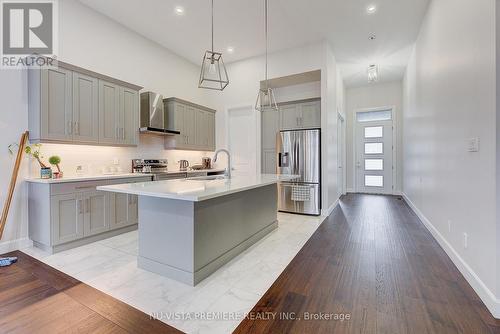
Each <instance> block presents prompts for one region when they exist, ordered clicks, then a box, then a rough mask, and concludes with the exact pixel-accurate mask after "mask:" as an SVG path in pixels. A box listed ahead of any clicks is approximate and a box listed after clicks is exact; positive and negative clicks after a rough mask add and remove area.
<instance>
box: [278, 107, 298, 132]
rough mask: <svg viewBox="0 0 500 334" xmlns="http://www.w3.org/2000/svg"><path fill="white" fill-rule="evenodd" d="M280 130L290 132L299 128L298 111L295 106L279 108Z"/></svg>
mask: <svg viewBox="0 0 500 334" xmlns="http://www.w3.org/2000/svg"><path fill="white" fill-rule="evenodd" d="M279 113H280V128H281V129H282V130H292V129H298V128H299V120H300V109H299V106H298V105H296V104H289V105H284V106H280V111H279Z"/></svg>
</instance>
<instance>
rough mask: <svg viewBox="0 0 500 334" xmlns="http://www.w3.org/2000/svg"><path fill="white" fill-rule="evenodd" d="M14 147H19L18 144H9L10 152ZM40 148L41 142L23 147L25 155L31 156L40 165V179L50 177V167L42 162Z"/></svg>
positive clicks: (11, 152)
mask: <svg viewBox="0 0 500 334" xmlns="http://www.w3.org/2000/svg"><path fill="white" fill-rule="evenodd" d="M14 147H19V145H18V144H10V145H9V152H10V154H14V152H13V148H14ZM41 149H42V144H33V145H27V146H26V147H25V148H24V152H25V153H26V155H29V156H31V157H33V158H34V159H35V160H36V161H37V162H38V164H39V165H40V177H41V178H42V179H50V178H51V177H52V169H51V168H50V167H47V165H46V164H44V163H43V161H42V159H43V156H42V153H41Z"/></svg>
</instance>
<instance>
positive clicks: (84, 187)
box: [75, 186, 95, 189]
mask: <svg viewBox="0 0 500 334" xmlns="http://www.w3.org/2000/svg"><path fill="white" fill-rule="evenodd" d="M90 188H95V186H78V187H75V189H90Z"/></svg>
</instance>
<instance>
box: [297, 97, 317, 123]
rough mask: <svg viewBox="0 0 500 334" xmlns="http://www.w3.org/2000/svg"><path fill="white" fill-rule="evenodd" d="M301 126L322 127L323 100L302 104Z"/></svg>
mask: <svg viewBox="0 0 500 334" xmlns="http://www.w3.org/2000/svg"><path fill="white" fill-rule="evenodd" d="M300 126H301V128H320V127H321V100H315V101H310V102H304V103H301V104H300Z"/></svg>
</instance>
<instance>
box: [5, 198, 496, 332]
mask: <svg viewBox="0 0 500 334" xmlns="http://www.w3.org/2000/svg"><path fill="white" fill-rule="evenodd" d="M6 255H8V256H18V257H19V262H18V263H16V264H14V265H12V266H10V267H6V268H0V333H30V334H31V333H50V334H52V333H75V332H77V333H180V332H179V331H177V330H176V329H174V328H172V327H170V326H168V325H166V324H164V323H162V322H160V321H156V320H151V319H150V318H149V316H148V315H146V314H144V313H142V312H140V311H138V310H136V309H134V308H132V307H131V306H129V305H127V304H124V303H122V302H120V301H118V300H116V299H114V298H112V297H110V296H108V295H106V294H104V293H102V292H100V291H98V290H96V289H94V288H92V287H90V286H88V285H85V284H83V283H81V282H79V281H78V280H76V279H74V278H72V277H70V276H68V275H66V274H64V273H62V272H59V271H57V270H55V269H53V268H51V267H49V266H47V265H45V264H43V263H42V262H39V261H37V260H35V259H33V258H31V257H30V256H28V255H26V254H24V253H22V252H13V253H9V254H6ZM307 313H308V314H309V315H310V317H312V316H322V317H323V318H322V319H319V320H306V315H307ZM342 316H343V320H342V319H339V317H342ZM287 317H288V319H287ZM325 317H330V318H333V319H325ZM335 317H336V318H335ZM235 332H236V333H273V334H274V333H336V334H342V333H380V334H391V333H397V334H402V333H416V334H417V333H418V334H422V333H439V334H441V333H467V334H476V333H477V334H481V333H500V321H499V320H495V319H494V318H493V317H492V316H491V315H490V313H489V312H488V310H487V309H486V307H485V306H484V304H483V303H482V302H481V300H480V299H479V297H478V296H477V295H476V293H475V292H474V291H473V290H472V288H471V287H470V286H469V285H468V283H467V282H466V281H465V279H464V278H463V277H462V276H461V274H460V273H459V272H458V270H457V269H456V268H455V266H454V265H453V263H452V262H451V260H450V259H449V258H448V257H447V255H446V254H445V253H444V251H443V250H442V249H441V248H440V247H439V245H438V244H437V242H436V241H435V240H434V239H433V238H432V236H431V235H430V233H429V232H428V231H427V230H426V229H425V227H424V226H423V225H422V223H421V222H420V221H419V220H418V218H417V217H416V216H415V214H414V213H413V212H412V211H411V210H410V209H409V208H408V206H407V205H406V204H405V203H404V202H403V201H402V200H400V199H399V198H398V197H390V196H370V195H348V196H345V197H344V198H342V200H341V205H340V206H339V207H337V208H336V209H335V211H334V212H333V213H332V215H331V216H330V217H329V218H328V219H327V220H326V221H325V222H324V223H323V224H322V225H321V226H320V227H319V228H318V230H317V231H316V232H315V233H314V235H313V236H312V237H311V239H310V240H309V241H308V242H307V243H306V245H305V246H304V247H303V248H302V250H301V251H300V252H299V253H298V254H297V256H296V257H295V258H294V259H293V261H292V262H291V263H290V264H289V265H288V267H287V268H286V269H285V271H284V272H283V273H282V274H281V275H280V277H279V278H278V279H277V280H276V282H275V283H274V284H273V285H272V287H271V288H270V289H269V290H268V291H267V293H266V294H265V295H264V296H263V297H262V298H261V300H260V301H259V302H258V303H257V305H256V306H255V307H254V309H253V310H252V313H251V314H250V316H249V317H248V318H247V319H246V320H244V321H243V322H242V323H241V324H240V325H239V327H238V328H237V329H236V331H235Z"/></svg>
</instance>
